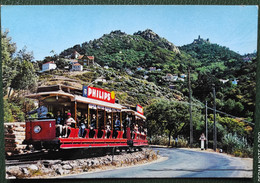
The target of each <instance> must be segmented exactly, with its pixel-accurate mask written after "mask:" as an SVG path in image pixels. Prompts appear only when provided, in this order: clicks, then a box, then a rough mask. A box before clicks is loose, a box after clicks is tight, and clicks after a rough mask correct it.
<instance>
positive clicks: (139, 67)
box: [136, 66, 144, 71]
mask: <svg viewBox="0 0 260 183" xmlns="http://www.w3.org/2000/svg"><path fill="white" fill-rule="evenodd" d="M136 70H138V71H141V70H144V69H143V68H142V67H141V66H138V67H137V68H136Z"/></svg>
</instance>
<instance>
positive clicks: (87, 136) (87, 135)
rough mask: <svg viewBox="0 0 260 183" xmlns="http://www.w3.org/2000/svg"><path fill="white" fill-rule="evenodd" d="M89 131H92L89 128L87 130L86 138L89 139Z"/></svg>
mask: <svg viewBox="0 0 260 183" xmlns="http://www.w3.org/2000/svg"><path fill="white" fill-rule="evenodd" d="M89 131H90V130H89V129H88V128H86V129H85V132H86V135H85V138H87V139H88V138H89Z"/></svg>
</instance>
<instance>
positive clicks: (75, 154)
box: [5, 148, 140, 166]
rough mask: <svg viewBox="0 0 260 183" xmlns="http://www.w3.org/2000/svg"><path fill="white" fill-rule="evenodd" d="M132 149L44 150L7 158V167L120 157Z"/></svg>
mask: <svg viewBox="0 0 260 183" xmlns="http://www.w3.org/2000/svg"><path fill="white" fill-rule="evenodd" d="M139 151H140V150H139ZM132 152H135V151H132V150H130V149H115V148H114V149H113V148H110V149H100V148H89V149H66V150H57V151H48V150H42V151H37V152H29V153H25V154H17V155H12V156H7V157H6V161H5V164H6V166H12V165H23V164H37V162H39V161H44V160H61V161H65V160H76V159H88V158H96V157H102V156H105V155H119V154H124V153H132Z"/></svg>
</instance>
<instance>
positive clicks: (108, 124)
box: [106, 116, 111, 138]
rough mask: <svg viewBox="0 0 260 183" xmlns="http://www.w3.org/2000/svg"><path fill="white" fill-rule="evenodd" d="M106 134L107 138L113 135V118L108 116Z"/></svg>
mask: <svg viewBox="0 0 260 183" xmlns="http://www.w3.org/2000/svg"><path fill="white" fill-rule="evenodd" d="M106 133H107V136H106V137H107V138H109V137H110V135H111V116H108V122H107V125H106Z"/></svg>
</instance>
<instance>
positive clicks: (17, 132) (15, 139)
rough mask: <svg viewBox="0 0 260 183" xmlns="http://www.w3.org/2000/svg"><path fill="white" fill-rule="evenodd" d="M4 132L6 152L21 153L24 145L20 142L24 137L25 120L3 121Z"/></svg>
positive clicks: (8, 153) (10, 153)
mask: <svg viewBox="0 0 260 183" xmlns="http://www.w3.org/2000/svg"><path fill="white" fill-rule="evenodd" d="M4 133H5V152H6V154H7V155H13V154H19V153H22V152H23V150H24V149H25V147H26V145H23V144H22V142H23V140H24V139H25V122H15V123H4Z"/></svg>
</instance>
